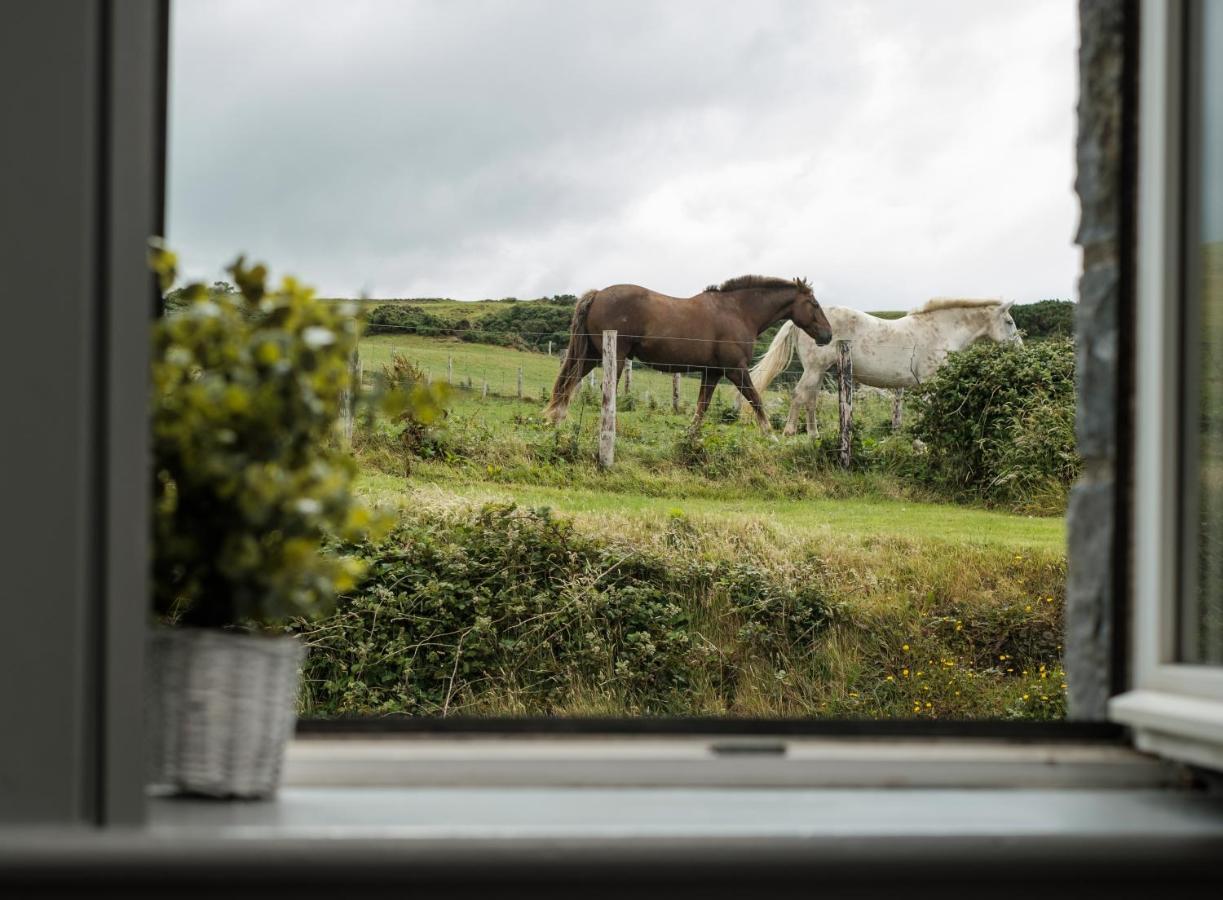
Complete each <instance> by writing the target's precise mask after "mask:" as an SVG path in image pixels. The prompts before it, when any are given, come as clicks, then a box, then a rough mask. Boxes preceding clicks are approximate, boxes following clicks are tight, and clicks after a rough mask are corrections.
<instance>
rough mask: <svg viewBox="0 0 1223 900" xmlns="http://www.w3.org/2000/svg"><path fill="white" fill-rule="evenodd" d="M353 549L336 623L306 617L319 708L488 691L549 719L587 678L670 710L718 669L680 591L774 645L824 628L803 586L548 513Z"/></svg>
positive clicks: (591, 686) (606, 690)
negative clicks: (654, 550) (355, 576)
mask: <svg viewBox="0 0 1223 900" xmlns="http://www.w3.org/2000/svg"><path fill="white" fill-rule="evenodd" d="M361 550H362V553H363V554H364V555H365V557H366V559H367V560H368V562H369V565H370V574H369V580H368V582H367V584H366V586H365V587H364V588H363V590H362V591H361V592H359V593H357V594H353V595H351V596H348V597H345V598H344V599H343V600H342V601H341V603H340V606H339V608H338V610H337V612H336V614H335V616H333V617H332V618H330V619H328V620H325V621H323V622H321V623H319V624H318V625H316V626H313V627H311V626H308V625H306V624H305V623H302V624H301V627H302V628H303V629H304V630H305V633H306V634H307V636H308V638H309V643H310V646H311V648H312V650H311V654H310V657H309V660H308V662H307V667H306V679H307V684H308V691H309V698H308V700H307V706H308V710H309V711H310V712H311V713H314V714H340V713H351V712H406V713H412V714H423V715H439V714H442V715H444V714H447V713H450V712H456V711H459V710H461V709H463V708H465V707H466V706H469V705H470V704H472V703H475V702H478V699H479V698H480V697H481V696H482V695H484V694H487V693H489V692H492V691H496V692H498V693H500V694H501V695H502V697H503V698H504V697H514V698H517V702H519V703H522V704H525V705H527V706H528V707H529V708H530V709H531V710H532V711H535V712H545V713H546V712H549V711H552V710H554V709H555V708H556V707H557V706H558V704H560V703H561V702H562V701H563V700H567V699H569V698H570V696H571V695H572V693H573V692H575V691H578V690H581V689H583V688H584V689H587V690H589V691H591V692H594V693H599V694H604V695H614V696H615V697H616V698H618V701H619V702H620V703H622V704H623V706H624V711H625V712H631V713H645V714H657V713H666V712H674V711H677V710H681V709H683V707H684V702H685V700H684V696H685V692H686V691H687V690H688V689H689V688H690V687H691V686H692V685H693V684H695V683H696V682H698V681H701V682H707V681H708V680H709V679H711V678H714V679H716V678H719V677H721V676H720V675H719V672H720V671H721V668H722V666H723V665H724V664H725V661H724V660H720V659H717V658H715V657H714V656H712V655H711V653H710V650H709V646H708V641H706V640H702V637H701V634H700V633H699V631H698V626H697V625H696V623H694V621H693V618H692V616H691V615H690V614H689V612H688V610H687V609H686V608H685V606H689V607H690V606H691V604H690V603H689V604H683V603H682V598H684V597H692V596H695V595H697V594H701V595H717V596H721V597H725V598H729V603H728V607H727V609H726V615H727V616H729V617H730V619H731V621H732V622H733V623H735V624H737V626H738V628H739V630H741V631H743V632H744V634H745V636H746V637H745V640H746V641H747V642H748V643H750V644H751V645H752V646H755V644H756V643H760V644H762V645H764V646H767V647H768V648H769V649H770V651H774V652H784V651H785V650H786V649H788V648H790V647H791V645H793V644H796V643H801V642H804V641H810V640H811V638H812V636H813V635H814V633H815V632H816V631H817V630H818V629H819V628H821V627H822V626H823V625H824V624H825V623H826V622H827V611H826V609H825V608H824V606H823V605H822V601H821V599H820V597H819V595H818V593H817V592H816V591H815V590H814V589H812V588H805V589H803V590H800V591H796V590H794V589H793V588H787V587H786V586H784V585H781V584H778V583H777V582H776V581H775V580H774V579H770V578H769V577H768V576H767V575H766V574H765V573H763V572H761V571H759V570H757V569H755V568H753V567H751V566H742V565H729V564H725V563H718V564H710V563H701V562H695V561H694V562H676V561H674V560H668V559H666V558H664V557H662V556H658V555H653V554H648V553H644V552H640V551H637V550H634V549H629V548H626V547H622V546H616V545H612V544H609V543H607V542H605V541H600V540H596V539H593V538H590V537H585V536H583V535H582V534H580V533H579V532H577V531H575V530H574V528H573V526H572V525H571V524H570V523H568V522H565V521H561V520H557V519H555V518H553V517H552V516H551V515H550V513H549V512H548V511H547V510H527V509H520V508H518V507H515V506H512V505H500V506H486V507H484V508H482V509H480V510H479V511H476V512H470V513H462V514H457V515H451V516H445V517H442V518H433V519H421V520H408V521H405V522H404V523H403V524H401V526H400V527H399V528H398V530H396V531H395V532H394V533H393V534H392V535H391V536H390V537H389V539H387V540H384V541H380V542H377V543H375V544H371V545H367V546H365V547H363V548H361ZM748 649H750V648H748Z"/></svg>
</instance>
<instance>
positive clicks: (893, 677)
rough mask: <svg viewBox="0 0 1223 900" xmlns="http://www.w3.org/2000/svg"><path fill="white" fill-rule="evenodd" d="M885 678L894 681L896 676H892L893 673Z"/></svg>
mask: <svg viewBox="0 0 1223 900" xmlns="http://www.w3.org/2000/svg"><path fill="white" fill-rule="evenodd" d="M887 680H888V681H895V680H896V676H894V675H889V676H888V677H887Z"/></svg>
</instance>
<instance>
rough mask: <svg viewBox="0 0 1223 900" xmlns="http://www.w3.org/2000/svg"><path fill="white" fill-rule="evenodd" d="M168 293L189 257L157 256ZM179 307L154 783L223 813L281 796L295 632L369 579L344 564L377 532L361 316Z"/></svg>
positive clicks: (163, 362) (250, 277)
mask: <svg viewBox="0 0 1223 900" xmlns="http://www.w3.org/2000/svg"><path fill="white" fill-rule="evenodd" d="M154 268H155V269H156V270H157V271H158V272H159V274H160V275H161V276H162V279H163V289H164V288H167V287H168V285H169V283H170V282H171V281H172V280H173V257H172V256H171V255H170V254H168V253H166V252H164V251H157V252H155V253H154ZM230 274H231V276H232V278H233V284H234V285H235V286H236V287H230V286H229V285H227V284H225V283H218V284H217V285H214V286H213V287H212V288H206V287H204V286H203V285H191V286H188V287H186V288H182V289H179V290H178V291H175V292H174V297H173V299H174V300H175V303H174V309H173V310H172V311H171V312H169V313H168V314H167V315H165V316H163V317H162V318H161V319H159V320H158V322H157V323H156V325H155V327H154V333H153V368H152V381H153V384H152V388H153V409H152V429H153V461H154V475H155V483H154V498H153V502H154V508H153V541H154V550H153V560H154V562H153V580H154V598H155V612H156V616H157V619H158V622H157V624H156V625H155V626H154V627H153V629H152V631H151V639H150V653H149V673H150V684H149V686H148V707H149V708H148V712H149V716H148V718H149V734H150V741H149V750H150V752H149V764H150V782H151V783H154V784H158V785H165V786H170V787H172V788H175V789H177V790H179V791H181V792H188V793H193V794H206V795H211V796H233V797H266V796H270V795H271V794H273V793H274V792H275V790H276V787H277V784H278V782H279V777H280V769H281V763H282V760H283V757H284V748H285V745H286V743H287V741H288V739H289V737H290V736H291V734H292V731H293V726H294V721H295V718H296V710H295V705H296V696H297V688H298V681H299V678H300V675H299V672H300V666H301V662H302V659H303V656H304V652H305V651H304V647H303V645H302V644H301V643H300V641H299V640H298V638H296V637H295V636H294V635H292V634H290V633H288V629H287V628H286V623H287V622H288V621H289V620H291V619H300V618H301V617H312V616H317V615H319V614H321V613H325V612H327V611H328V610H329V609H330V608H331V606H332V604H333V602H334V598H335V596H336V594H337V593H339V592H343V591H345V590H348V589H350V588H351V587H352V586H353V585H354V584H355V583H356V581H357V579H358V578H359V577H360V576H361V574H362V564H361V563H360V561H359V560H357V559H355V558H350V557H345V556H342V555H340V554H338V553H335V552H330V551H329V550H328V542H329V541H331V540H338V541H344V540H354V539H358V538H360V537H362V536H364V535H365V534H366V533H367V532H368V530H369V529H370V528H371V526H373V525H375V516H374V515H373V514H372V513H371V512H370V511H369V510H368V509H367V508H366V507H365V506H363V505H362V504H361V503H360V502H359V501H358V500H357V499H356V498H355V496H354V494H353V492H352V489H351V488H352V480H353V476H354V474H355V465H354V463H353V461H352V459H351V456H350V455H349V454H348V453H347V452H345V449H344V448H343V446H342V444H341V442H339V441H337V440H336V435H335V429H336V420H337V416H338V413H339V412H340V406H341V402H342V400H341V398H342V396H343V395H344V394H345V391H346V389H347V388H348V387H349V379H350V374H349V366H348V360H349V355H350V353H351V352H352V351H353V349H354V347H355V346H356V342H357V338H358V328H359V323H358V320H357V317H356V309H355V306H354V305H353V304H337V303H328V302H323V301H320V300H317V299H314V297H313V296H312V293H311V292H310V291H309V290H307V289H306V288H304V287H302V286H301V285H299V284H297V283H296V282H294V281H293V280H292V279H288V278H286V279H285V280H284V282H283V284H282V285H281V287H280V288H279V289H276V290H271V289H269V288H268V287H267V285H266V272H265V270H264V268H263V267H262V266H254V267H247V266H246V265H245V264H244V263H243V261H242V260H239V261H238V262H236V263H235V264H234V265H233V266H232V267H231V269H230Z"/></svg>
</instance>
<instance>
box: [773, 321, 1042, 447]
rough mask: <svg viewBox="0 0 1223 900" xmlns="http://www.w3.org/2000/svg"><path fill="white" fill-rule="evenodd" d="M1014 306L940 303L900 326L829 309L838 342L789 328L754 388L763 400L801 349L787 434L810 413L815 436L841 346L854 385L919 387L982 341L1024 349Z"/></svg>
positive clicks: (809, 429)
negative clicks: (819, 341)
mask: <svg viewBox="0 0 1223 900" xmlns="http://www.w3.org/2000/svg"><path fill="white" fill-rule="evenodd" d="M1012 305H1013V301H1012V302H1009V303H1003V302H1002V301H1001V300H953V299H941V298H940V299H935V300H930V301H928V302H927V303H926V304H925V305H924V306H922V307H920V308H919V309H915V310H913V311H912V312H910V313H909V314H908V315H906V316H904V317H902V318H899V319H881V318H879V317H877V316H872V315H870V314H869V313H864V312H859V311H858V310H856V309H849V308H848V307H844V306H825V307H824V313H825V315H827V316H828V322H829V324H830V325H832V342H831V343H829V344H828V345H827V346H824V347H820V346H817V345H816V343H815V341H813V340H812V339H811V338H809V337H808V336H807V335H805V334H803V333H801V332H800V331H799V330H798V329H796V328H795V327H794V326H793V325H792V324H791V323H789V322H786V323H785V324H783V325H782V326H781V330H779V331H778V332H777V336H776V337H775V338H773V343H771V344H770V345H769V349H768V351H766V352H765V354H764V356H762V357H761V358H760V361H759V362H758V363H756V365H755V366H754V367H753V368H752V373H751V374H752V384H753V385H755V387H756V390H757V391H760V392H761V393H763V392H764V389H765V388H767V387H768V386H769V383H770V382H771V381H772V380H773V379H774V378H776V377H777V376H778V375H780V374H781V373H782V372H783V371H785V369H786V367H787V366H789V365H790V360H791V359H792V358H793V356H794V348H795V346H796V345H797V347H798V354H799V358H800V359H801V360H802V362H803V377H802V378H801V379H799V382H798V384H797V386H795V388H794V400H793V402H791V404H790V418H789V420H788V421H787V422H786V428H785V434H794V433H795V432H796V431H797V430H798V414H799V410H800V409H805V410H806V412H807V433H808V434H811V435H816V434H818V433H819V426H818V425H817V423H816V415H815V414H816V406H817V404H818V403H819V396H820V385H821V384H822V383H823V381H824V373H825V372H827V371H828V369H829V367H831V366H833V365H836V361H837V343H836V342H837V341H849V352H850V359H851V361H852V362H853V372H854V381H855V382H860V383H862V384H866V385H870V386H871V387H877V388H902V389H903V388H909V387H916V386H917V385H919V384H921V383H922V382H924V381H926V380H927V379H929V378H930V376H931V375H933V374H934V373H935V372H936V371H937V370H938V368H939V366H941V365H942V364H943V362H944V361H945V360H946V359H947V354H948V353H954V352H956V351H957V350H963V349H964V348H965V347H968V346H969V345H971V344H975V343H976V342H977V341H983V340H990V341H998V342H999V343H1017V344H1022V343H1023V339H1022V338H1021V337H1020V336H1019V332H1018V330H1017V329H1016V328H1015V320H1014V319H1012V318H1011V312H1010V310H1011V306H1012Z"/></svg>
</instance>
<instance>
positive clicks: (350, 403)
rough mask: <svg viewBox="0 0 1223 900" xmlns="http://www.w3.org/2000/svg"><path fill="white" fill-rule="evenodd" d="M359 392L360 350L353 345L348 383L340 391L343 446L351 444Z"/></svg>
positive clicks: (349, 362) (349, 359)
mask: <svg viewBox="0 0 1223 900" xmlns="http://www.w3.org/2000/svg"><path fill="white" fill-rule="evenodd" d="M360 393H361V352H360V350H358V349H357V346H356V345H353V348H352V353H350V354H349V356H348V383H347V384H346V385H344V390H343V391H342V392H341V393H340V431H341V433H342V435H343V438H344V446H345V447H351V446H352V427H353V420H354V419H355V418H356V415H357V397H358V396H359V395H360Z"/></svg>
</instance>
